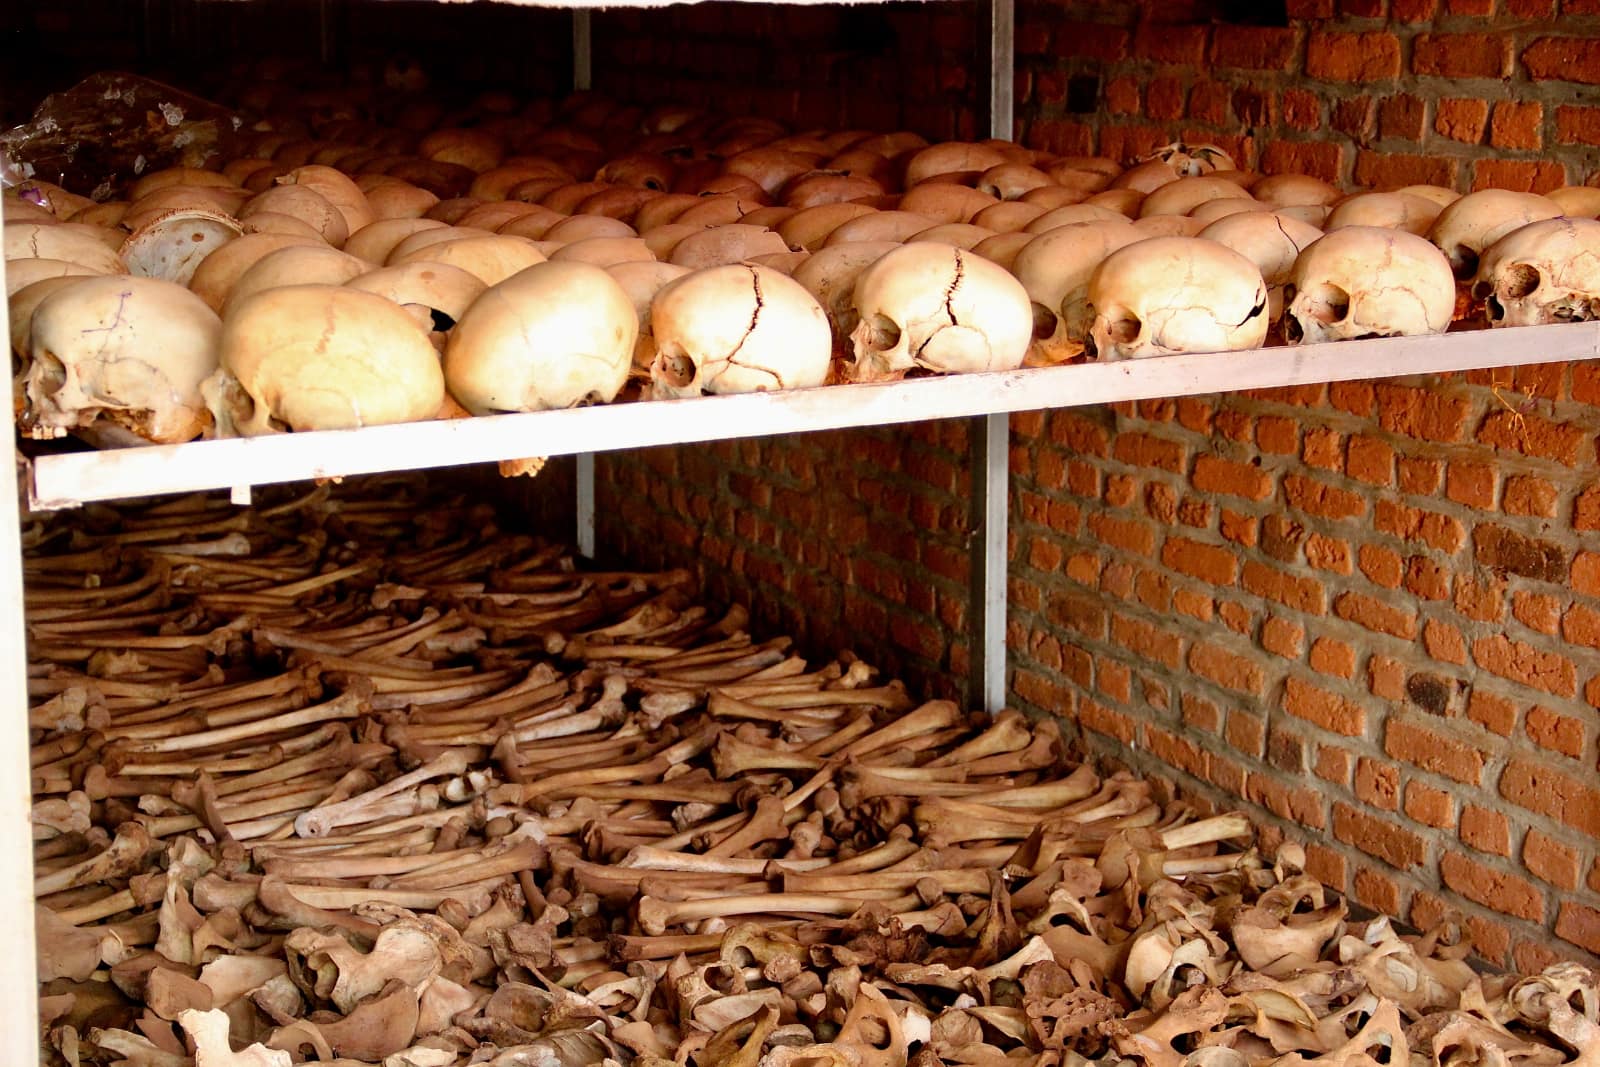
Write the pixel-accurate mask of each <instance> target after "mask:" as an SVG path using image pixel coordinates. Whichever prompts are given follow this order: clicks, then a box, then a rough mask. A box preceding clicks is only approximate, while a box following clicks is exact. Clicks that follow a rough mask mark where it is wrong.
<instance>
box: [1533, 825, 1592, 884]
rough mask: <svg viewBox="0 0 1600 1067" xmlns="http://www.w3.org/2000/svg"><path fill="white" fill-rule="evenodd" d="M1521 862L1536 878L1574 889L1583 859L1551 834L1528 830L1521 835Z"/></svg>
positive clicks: (1581, 872)
mask: <svg viewBox="0 0 1600 1067" xmlns="http://www.w3.org/2000/svg"><path fill="white" fill-rule="evenodd" d="M1522 865H1523V866H1524V867H1526V868H1528V872H1529V873H1530V874H1532V875H1533V876H1534V877H1536V878H1542V879H1544V880H1545V881H1546V882H1549V883H1550V884H1551V885H1553V886H1556V887H1558V888H1560V889H1577V888H1578V881H1579V879H1581V878H1582V877H1583V861H1582V858H1581V857H1580V856H1579V854H1578V850H1577V849H1575V848H1570V847H1568V846H1567V845H1563V844H1562V843H1561V842H1559V841H1557V840H1556V839H1555V838H1553V837H1549V836H1548V835H1546V834H1542V833H1540V832H1539V831H1538V830H1529V831H1528V836H1527V837H1525V838H1523V839H1522Z"/></svg>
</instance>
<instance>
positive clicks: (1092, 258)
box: [1011, 221, 1141, 366]
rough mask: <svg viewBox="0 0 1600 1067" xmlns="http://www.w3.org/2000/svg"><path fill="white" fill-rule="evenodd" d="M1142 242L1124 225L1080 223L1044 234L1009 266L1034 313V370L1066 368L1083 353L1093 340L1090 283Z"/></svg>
mask: <svg viewBox="0 0 1600 1067" xmlns="http://www.w3.org/2000/svg"><path fill="white" fill-rule="evenodd" d="M1140 239H1141V235H1140V233H1139V231H1138V230H1136V229H1134V228H1133V226H1132V225H1131V224H1130V223H1128V222H1126V221H1123V222H1080V223H1075V224H1073V225H1070V226H1061V227H1058V228H1057V229H1054V230H1050V231H1048V232H1047V233H1041V234H1040V235H1039V236H1037V237H1035V238H1034V239H1033V240H1031V241H1029V242H1028V243H1027V244H1026V245H1024V246H1023V247H1022V249H1021V250H1020V251H1019V252H1018V253H1017V255H1016V258H1015V259H1013V260H1012V261H1011V273H1012V274H1013V275H1015V276H1016V279H1017V280H1018V281H1019V282H1021V283H1022V287H1023V288H1024V289H1026V290H1027V292H1028V299H1029V301H1030V302H1031V307H1032V311H1033V344H1032V346H1031V348H1030V350H1029V353H1028V361H1029V363H1030V364H1032V365H1034V366H1050V365H1052V364H1057V363H1064V362H1066V361H1067V360H1069V359H1072V358H1074V357H1075V356H1078V355H1081V354H1082V353H1083V346H1084V340H1085V339H1086V338H1087V337H1088V336H1089V321H1090V319H1091V318H1093V316H1092V315H1091V314H1090V312H1089V277H1090V275H1092V274H1093V273H1094V269H1095V268H1096V267H1098V266H1099V265H1100V263H1101V261H1102V260H1104V259H1105V258H1106V257H1107V256H1109V255H1110V254H1111V253H1112V252H1115V251H1116V250H1117V249H1119V248H1122V247H1123V246H1124V245H1130V244H1133V243H1134V242H1135V241H1138V240H1140Z"/></svg>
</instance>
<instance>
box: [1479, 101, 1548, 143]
mask: <svg viewBox="0 0 1600 1067" xmlns="http://www.w3.org/2000/svg"><path fill="white" fill-rule="evenodd" d="M1543 128H1544V105H1543V104H1540V103H1537V102H1535V101H1528V102H1526V103H1524V102H1519V101H1512V100H1502V101H1500V102H1499V103H1497V104H1495V105H1494V114H1493V115H1492V116H1491V117H1490V119H1489V143H1490V144H1491V145H1493V146H1494V147H1496V148H1521V149H1535V148H1540V147H1542V146H1543V144H1544V138H1543V136H1542V131H1543Z"/></svg>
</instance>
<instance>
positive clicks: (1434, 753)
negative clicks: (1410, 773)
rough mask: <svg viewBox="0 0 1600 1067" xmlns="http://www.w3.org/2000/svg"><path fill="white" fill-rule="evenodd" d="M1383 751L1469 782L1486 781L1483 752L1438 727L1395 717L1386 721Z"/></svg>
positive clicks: (1456, 779) (1423, 767) (1465, 782)
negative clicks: (1439, 730) (1437, 728)
mask: <svg viewBox="0 0 1600 1067" xmlns="http://www.w3.org/2000/svg"><path fill="white" fill-rule="evenodd" d="M1383 751H1384V752H1385V753H1387V754H1388V755H1389V756H1391V757H1393V758H1394V759H1397V760H1404V761H1405V762H1407V763H1409V764H1411V765H1413V766H1416V767H1421V768H1422V769H1423V770H1425V771H1432V772H1433V773H1434V774H1440V775H1443V776H1444V777H1446V778H1450V779H1453V780H1455V781H1457V782H1461V783H1463V784H1465V785H1477V784H1479V783H1480V782H1481V781H1482V780H1483V764H1484V757H1483V753H1482V752H1480V751H1478V750H1477V749H1475V748H1473V747H1472V746H1471V745H1467V744H1463V743H1462V742H1460V741H1457V740H1455V739H1454V738H1451V737H1446V736H1445V735H1444V734H1441V733H1439V732H1437V731H1435V730H1429V729H1427V728H1426V727H1422V726H1418V725H1417V724H1416V723H1411V722H1407V721H1406V720H1404V719H1395V718H1393V717H1391V718H1390V719H1388V720H1387V721H1386V722H1385V723H1384V729H1383Z"/></svg>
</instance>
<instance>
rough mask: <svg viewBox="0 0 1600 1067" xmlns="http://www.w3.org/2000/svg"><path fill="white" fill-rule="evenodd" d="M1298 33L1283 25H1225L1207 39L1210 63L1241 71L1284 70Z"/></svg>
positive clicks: (1292, 54)
mask: <svg viewBox="0 0 1600 1067" xmlns="http://www.w3.org/2000/svg"><path fill="white" fill-rule="evenodd" d="M1298 36H1299V32H1298V31H1297V30H1295V29H1294V28H1292V27H1286V26H1229V27H1227V28H1226V29H1225V30H1223V31H1222V32H1220V33H1217V34H1215V35H1214V36H1213V37H1212V40H1211V62H1212V64H1213V65H1214V66H1218V67H1238V68H1240V69H1241V70H1288V69H1289V68H1290V67H1291V66H1292V65H1293V64H1294V59H1295V52H1296V44H1297V40H1296V39H1297V37H1298Z"/></svg>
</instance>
